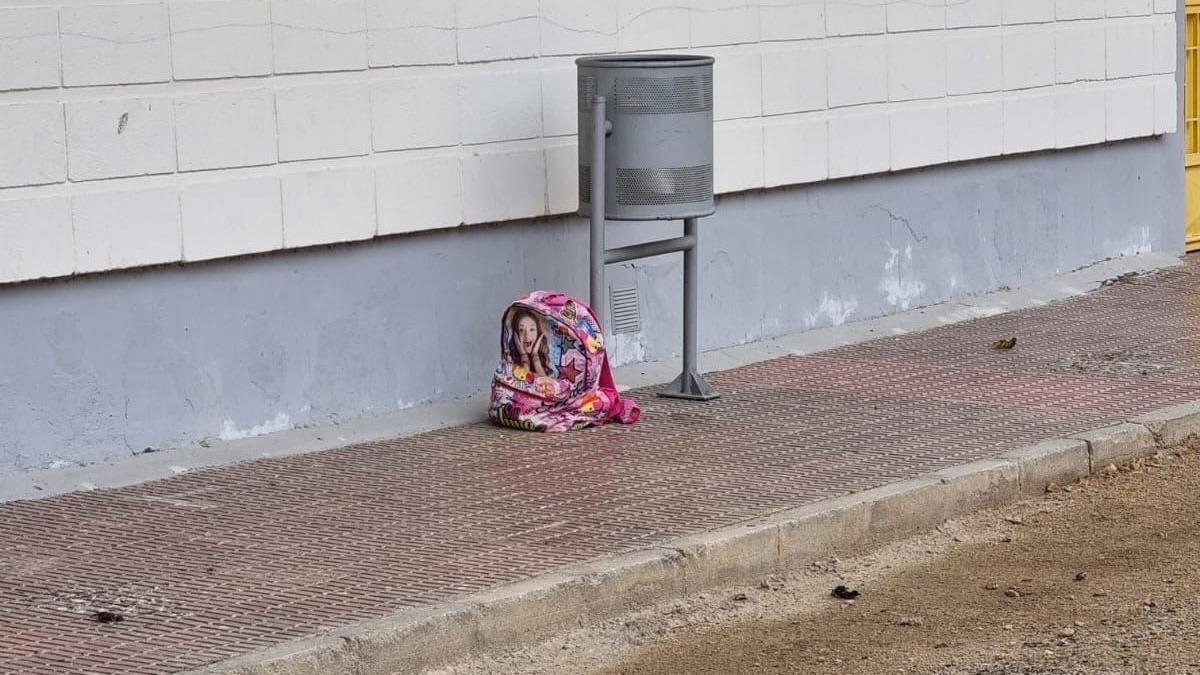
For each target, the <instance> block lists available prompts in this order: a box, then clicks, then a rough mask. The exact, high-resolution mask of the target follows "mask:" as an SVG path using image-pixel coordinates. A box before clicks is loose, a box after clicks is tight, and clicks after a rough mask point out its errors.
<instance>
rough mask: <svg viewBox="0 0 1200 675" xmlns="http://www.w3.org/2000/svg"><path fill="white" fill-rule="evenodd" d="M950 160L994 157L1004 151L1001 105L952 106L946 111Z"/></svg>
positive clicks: (990, 101)
mask: <svg viewBox="0 0 1200 675" xmlns="http://www.w3.org/2000/svg"><path fill="white" fill-rule="evenodd" d="M946 118H947V119H946V125H947V134H946V135H947V150H948V157H949V160H950V161H952V162H959V161H962V160H966V159H979V158H981V157H995V156H997V155H999V154H1001V153H1003V152H1004V102H1003V101H1002V100H999V99H983V100H978V101H971V102H968V103H951V104H950V105H949V107H948V108H947V110H946Z"/></svg>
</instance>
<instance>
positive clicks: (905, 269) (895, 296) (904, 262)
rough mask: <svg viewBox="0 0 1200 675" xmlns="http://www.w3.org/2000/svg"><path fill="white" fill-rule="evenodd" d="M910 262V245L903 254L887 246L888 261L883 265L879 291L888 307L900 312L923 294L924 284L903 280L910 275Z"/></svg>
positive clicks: (911, 255)
mask: <svg viewBox="0 0 1200 675" xmlns="http://www.w3.org/2000/svg"><path fill="white" fill-rule="evenodd" d="M902 253H903V257H902V255H901V254H902ZM912 260H913V254H912V244H909V245H907V246H905V247H904V251H903V252H901V251H900V249H897V248H892V247H891V246H890V245H889V246H888V260H887V262H886V263H884V265H883V281H881V282H879V290H880V291H882V292H883V295H884V299H885V300H886V301H887V303H888V304H889V305H891V306H892V307H899V308H900V309H901V310H907V309H908V308H909V307H910V306H911V305H912V302H913V300H916V299H918V298H920V297H921V296H922V295H923V294H924V293H925V284H924V283H922V282H921V281H918V280H916V279H912V278H908V279H906V278H905V275H906V274H908V275H911V274H912Z"/></svg>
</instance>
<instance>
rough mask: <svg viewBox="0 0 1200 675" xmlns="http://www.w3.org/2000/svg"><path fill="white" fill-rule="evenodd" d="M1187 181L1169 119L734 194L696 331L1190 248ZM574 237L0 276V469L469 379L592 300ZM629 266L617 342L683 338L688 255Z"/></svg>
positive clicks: (714, 331) (843, 312)
mask: <svg viewBox="0 0 1200 675" xmlns="http://www.w3.org/2000/svg"><path fill="white" fill-rule="evenodd" d="M1182 199H1183V193H1182V144H1181V142H1180V139H1179V138H1178V135H1175V136H1169V137H1164V138H1157V139H1145V140H1138V141H1130V142H1125V143H1119V144H1114V145H1109V146H1101V147H1093V148H1085V149H1080V150H1072V151H1064V152H1057V153H1046V154H1036V155H1028V156H1020V157H1012V158H1007V159H1002V160H992V161H986V162H979V163H970V164H959V165H952V166H945V167H936V168H931V169H926V170H920V171H912V172H905V173H901V174H895V175H887V176H877V177H869V178H862V179H852V180H846V181H836V182H829V183H822V184H817V185H812V186H806V187H797V188H787V189H779V190H771V191H761V192H750V193H743V194H739V195H733V196H727V197H725V198H724V199H722V200H721V201H720V204H719V206H718V211H717V214H716V215H715V216H713V217H711V218H707V219H704V220H702V221H701V237H702V240H701V247H702V249H701V260H702V270H701V280H702V290H701V319H700V320H701V329H700V343H701V348H702V349H713V348H718V347H723V346H728V345H732V344H738V343H743V342H747V341H752V340H758V339H761V338H765V337H771V336H777V335H782V334H785V333H788V332H793V331H796V330H803V329H807V328H814V327H818V326H826V325H830V324H834V323H838V322H841V321H846V320H850V321H853V320H856V319H863V318H868V317H873V316H879V315H883V314H887V313H892V312H896V311H900V310H903V309H906V308H910V307H915V306H920V305H926V304H932V303H937V302H941V301H944V300H947V299H951V298H954V297H958V296H962V295H966V294H972V293H978V292H983V291H987V290H992V289H995V288H998V287H1002V286H1020V285H1023V284H1027V283H1030V282H1033V281H1037V280H1041V279H1045V278H1047V277H1049V276H1051V275H1054V274H1055V273H1058V272H1064V271H1068V270H1071V269H1075V268H1078V267H1081V266H1084V265H1087V264H1089V263H1092V262H1095V261H1098V260H1102V259H1104V258H1108V257H1113V256H1118V255H1122V254H1131V253H1135V252H1143V251H1148V250H1153V251H1159V252H1168V253H1178V252H1182V242H1183V235H1182V222H1183V216H1182V208H1183V207H1182ZM679 229H680V226H679V225H678V224H671V223H667V224H646V223H613V224H611V225H610V237H609V245H610V246H619V245H624V244H628V243H634V242H636V241H639V240H642V239H649V238H655V237H661V236H668V235H674V234H678V232H679ZM586 249H587V224H586V221H584V220H582V219H579V218H576V217H570V218H556V219H541V220H537V221H532V222H529V221H526V222H516V223H506V224H503V225H495V226H482V227H472V228H465V229H459V230H450V231H441V232H432V233H423V234H416V235H411V236H402V237H395V238H390V239H386V240H379V241H374V242H367V243H362V244H353V245H343V246H335V247H327V248H319V249H310V250H306V251H299V252H286V253H280V254H273V255H267V256H259V257H252V258H243V259H238V260H230V261H220V262H215V263H207V264H194V265H189V266H183V267H167V268H157V269H150V270H142V271H136V272H128V273H113V274H105V275H99V276H93V277H82V278H77V279H71V280H63V281H51V282H41V283H31V284H21V285H15V286H8V287H0V322H2V323H3V330H2V331H0V471H6V470H12V469H24V468H29V467H35V466H45V465H47V464H52V465H53V464H54V463H59V464H62V463H67V464H72V463H87V462H91V461H96V460H99V459H103V458H106V457H112V456H116V455H123V454H128V453H131V452H138V451H141V450H143V449H144V448H148V447H149V448H155V449H160V448H169V447H178V446H182V445H189V444H193V443H196V442H199V441H201V440H202V439H205V438H212V437H218V436H222V437H226V438H233V437H239V436H242V435H251V434H256V433H263V432H266V431H271V430H277V429H281V428H287V427H292V426H298V425H313V424H327V423H331V422H336V421H338V420H344V419H347V418H355V417H360V416H369V415H373V414H380V413H384V412H388V411H392V410H395V409H397V408H400V407H405V406H409V405H413V404H416V403H418V402H422V401H429V400H444V399H449V398H456V397H462V396H466V395H469V394H471V393H474V392H477V391H479V390H481V389H483V388H485V387H487V385H488V383H489V377H490V373H491V370H492V368H493V367H494V361H495V358H496V356H497V350H498V322H499V316H500V313H501V311H502V309H503V308H504V306H505V305H506V304H507V303H508V302H509V301H511V300H512V299H513V298H515V297H516V296H518V295H520V294H521V293H523V292H525V291H527V290H530V289H534V288H555V289H559V290H563V291H567V292H570V293H574V294H577V295H580V296H586V290H587V289H586V278H587V264H586V259H585V256H586ZM628 281H634V282H636V283H637V284H638V285H639V287H640V290H641V293H642V311H643V318H644V323H645V330H644V331H643V332H642V333H641V334H639V335H634V336H618V338H616V339H614V341H613V349H614V350H615V351H616V352H617V354H616V355H617V357H618V359H619V360H622V361H625V360H631V359H642V358H644V359H648V360H657V359H661V358H666V357H669V356H671V355H674V354H675V353H677V352H678V349H679V341H680V339H681V337H680V335H681V334H680V296H681V293H682V289H681V261H680V260H679V257H678V255H675V256H663V257H660V258H657V259H652V260H648V261H643V262H639V263H636V264H630V265H624V266H619V267H613V268H610V270H609V282H610V283H621V282H628Z"/></svg>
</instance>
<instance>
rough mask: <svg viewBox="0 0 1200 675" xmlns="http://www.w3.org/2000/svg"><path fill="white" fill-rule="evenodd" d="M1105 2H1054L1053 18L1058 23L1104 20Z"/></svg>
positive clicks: (1085, 0) (1072, 0) (1075, 0)
mask: <svg viewBox="0 0 1200 675" xmlns="http://www.w3.org/2000/svg"><path fill="white" fill-rule="evenodd" d="M1104 2H1105V0H1055V5H1054V6H1055V17H1056V18H1057V19H1058V20H1059V21H1070V20H1072V19H1102V18H1104Z"/></svg>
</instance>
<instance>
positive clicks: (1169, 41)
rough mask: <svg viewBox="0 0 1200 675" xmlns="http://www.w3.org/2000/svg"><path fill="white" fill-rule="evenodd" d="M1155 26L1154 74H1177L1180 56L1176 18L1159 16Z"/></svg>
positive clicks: (1155, 19)
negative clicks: (1176, 67) (1177, 59)
mask: <svg viewBox="0 0 1200 675" xmlns="http://www.w3.org/2000/svg"><path fill="white" fill-rule="evenodd" d="M1153 25H1154V72H1155V73H1159V74H1163V73H1170V74H1174V73H1175V64H1176V57H1177V56H1178V53H1177V52H1178V44H1179V42H1178V36H1177V34H1176V31H1175V18H1174V17H1172V16H1158V17H1155V18H1154V20H1153Z"/></svg>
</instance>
